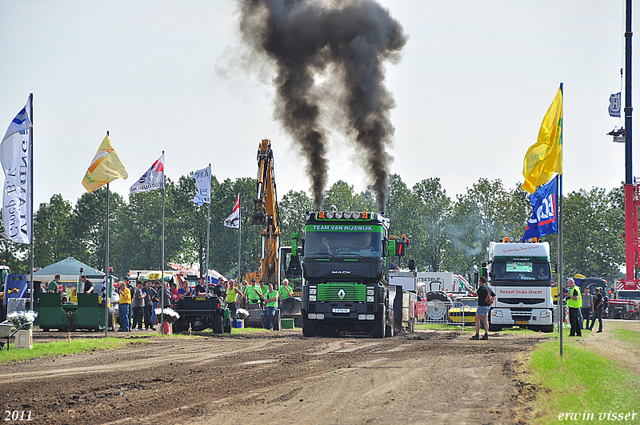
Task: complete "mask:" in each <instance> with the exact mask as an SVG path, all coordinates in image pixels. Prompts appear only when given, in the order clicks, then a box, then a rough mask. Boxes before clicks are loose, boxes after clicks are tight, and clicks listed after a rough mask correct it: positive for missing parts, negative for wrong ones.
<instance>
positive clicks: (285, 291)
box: [278, 279, 293, 302]
mask: <svg viewBox="0 0 640 425" xmlns="http://www.w3.org/2000/svg"><path fill="white" fill-rule="evenodd" d="M278 292H279V293H280V300H281V301H282V302H284V300H286V299H288V298H291V297H293V290H292V289H291V288H290V287H289V279H285V280H283V281H282V285H280V288H279V289H278Z"/></svg>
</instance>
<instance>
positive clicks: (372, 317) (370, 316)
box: [367, 314, 376, 320]
mask: <svg viewBox="0 0 640 425" xmlns="http://www.w3.org/2000/svg"><path fill="white" fill-rule="evenodd" d="M375 319H376V315H375V314H367V320H375Z"/></svg>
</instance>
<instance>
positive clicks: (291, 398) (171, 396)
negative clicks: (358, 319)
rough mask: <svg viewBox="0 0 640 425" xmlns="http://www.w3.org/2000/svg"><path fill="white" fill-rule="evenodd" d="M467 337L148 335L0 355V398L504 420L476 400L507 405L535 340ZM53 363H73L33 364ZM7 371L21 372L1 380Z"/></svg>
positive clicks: (308, 417)
mask: <svg viewBox="0 0 640 425" xmlns="http://www.w3.org/2000/svg"><path fill="white" fill-rule="evenodd" d="M467 337H468V335H465V334H460V333H456V332H440V333H420V332H418V333H416V334H413V335H408V336H397V337H395V338H390V339H384V340H376V339H371V338H304V337H302V336H300V335H299V331H298V333H297V334H296V333H295V332H289V333H281V334H278V333H269V334H266V335H256V336H255V337H242V338H234V337H224V338H223V337H209V338H157V339H154V341H156V343H154V344H149V345H142V346H138V345H135V346H132V347H130V348H127V349H123V350H118V351H111V352H107V351H104V352H95V353H93V354H84V355H76V356H68V357H65V358H56V359H55V361H54V362H52V361H51V360H50V359H40V360H37V361H29V362H23V363H20V364H12V365H7V366H6V367H4V368H3V371H2V374H0V395H2V397H1V398H0V407H1V408H6V409H7V410H11V409H15V408H18V407H20V408H24V409H27V408H31V409H33V410H34V414H35V415H36V419H37V423H51V424H61V423H73V424H74V425H75V424H83V423H92V424H95V423H127V422H133V421H135V422H137V423H185V424H186V423H213V422H215V423H234V422H242V423H243V424H253V423H259V424H264V423H272V422H277V423H279V424H288V423H291V424H300V423H310V422H312V423H345V424H346V423H349V424H350V423H363V422H368V423H390V422H399V423H426V422H434V421H435V422H443V421H444V422H447V421H449V422H456V423H464V422H465V421H466V422H468V423H478V422H479V423H514V422H512V419H511V418H512V417H513V414H514V412H513V411H512V410H509V409H508V408H504V409H502V408H501V410H500V411H498V412H495V411H494V412H489V411H487V409H486V405H487V404H486V403H487V402H488V397H489V396H491V399H492V403H493V405H494V406H496V405H500V400H502V403H503V404H504V406H507V405H508V402H509V401H510V397H511V396H512V395H513V394H515V393H516V392H517V388H516V386H515V383H514V382H512V381H513V380H514V374H513V371H511V372H509V371H508V370H507V372H505V370H504V365H505V364H507V363H508V362H510V361H512V360H513V359H514V358H515V356H516V354H517V353H518V352H522V351H527V350H530V349H531V347H532V346H533V344H535V342H536V341H537V340H536V339H534V338H524V339H521V338H517V337H507V338H496V339H495V341H490V342H489V343H486V342H479V343H477V344H476V343H470V342H469V341H468V340H467V339H466V338H467ZM140 362H143V366H142V368H141V369H137V367H138V366H139V365H140ZM96 363H99V365H96ZM57 367H60V370H61V371H65V370H66V371H73V372H75V373H71V374H65V373H66V372H62V373H61V374H59V375H50V376H47V375H44V374H43V371H44V372H47V373H54V372H55V369H56V368H57ZM96 368H97V369H96ZM38 371H40V373H41V377H40V379H39V380H38V381H35V380H34V379H33V377H34V376H35V374H36V373H37V372H38ZM107 371H108V373H105V372H107ZM15 374H22V375H18V376H19V378H18V379H17V380H15V381H12V382H3V381H2V378H3V377H4V378H10V377H11V376H13V375H15ZM34 382H37V385H34ZM488 385H490V386H491V388H492V391H491V392H490V394H487V392H486V388H487V386H488ZM36 386H37V388H34V387H36ZM5 394H6V397H5ZM453 400H455V403H456V404H455V405H456V409H454V410H452V409H451V403H452V401H453ZM496 401H497V403H496ZM509 415H512V416H509ZM507 418H508V419H507Z"/></svg>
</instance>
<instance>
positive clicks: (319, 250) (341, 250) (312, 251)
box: [304, 231, 382, 258]
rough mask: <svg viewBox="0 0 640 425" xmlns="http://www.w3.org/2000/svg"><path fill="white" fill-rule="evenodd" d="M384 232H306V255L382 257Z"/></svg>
mask: <svg viewBox="0 0 640 425" xmlns="http://www.w3.org/2000/svg"><path fill="white" fill-rule="evenodd" d="M381 246H382V233H379V232H345V231H341V232H331V231H324V232H309V231H307V232H306V234H305V245H304V255H305V257H308V256H314V257H335V258H380V257H381V254H380V253H381Z"/></svg>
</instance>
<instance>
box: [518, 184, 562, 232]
mask: <svg viewBox="0 0 640 425" xmlns="http://www.w3.org/2000/svg"><path fill="white" fill-rule="evenodd" d="M529 200H530V201H531V206H533V215H532V216H531V218H530V219H529V223H527V228H526V230H525V231H524V235H523V236H522V242H524V241H525V240H527V239H531V238H535V237H537V238H539V237H542V236H544V235H551V234H553V233H558V176H557V175H556V176H555V177H554V178H553V180H551V181H550V182H549V183H547V184H545V185H544V186H542V187H540V188H539V189H538V190H536V191H535V192H534V193H533V194H532V195H529Z"/></svg>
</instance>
